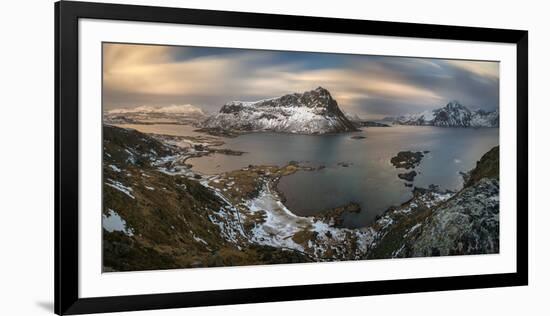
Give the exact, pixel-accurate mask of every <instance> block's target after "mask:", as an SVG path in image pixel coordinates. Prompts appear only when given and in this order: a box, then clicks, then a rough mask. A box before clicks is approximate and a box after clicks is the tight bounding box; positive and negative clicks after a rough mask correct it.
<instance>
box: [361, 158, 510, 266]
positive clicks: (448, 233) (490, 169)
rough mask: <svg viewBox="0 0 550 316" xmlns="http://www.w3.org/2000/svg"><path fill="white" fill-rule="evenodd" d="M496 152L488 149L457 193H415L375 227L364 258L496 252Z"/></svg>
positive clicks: (387, 214)
mask: <svg viewBox="0 0 550 316" xmlns="http://www.w3.org/2000/svg"><path fill="white" fill-rule="evenodd" d="M498 154H499V150H498V147H495V148H493V149H492V150H490V151H489V152H488V153H486V154H485V155H484V156H483V157H482V158H481V160H480V161H479V162H478V163H477V166H476V168H474V169H473V170H471V171H470V172H469V176H468V180H467V181H466V183H465V185H464V188H463V189H462V190H460V191H459V192H456V193H454V192H442V191H440V190H438V188H437V187H432V188H429V189H415V191H414V197H413V198H412V199H411V200H410V201H409V202H407V203H405V204H403V205H401V206H400V207H397V208H394V209H390V210H389V211H388V212H386V214H384V216H382V217H381V218H380V219H379V220H378V221H377V223H376V224H375V225H376V226H377V227H378V231H379V235H378V236H379V237H380V238H379V240H377V241H376V242H375V243H376V246H375V247H374V249H372V250H371V252H370V253H369V254H368V255H367V257H368V258H396V257H423V256H445V255H469V254H488V253H498V252H499V223H500V221H499V207H500V205H499V178H498V170H499V156H498Z"/></svg>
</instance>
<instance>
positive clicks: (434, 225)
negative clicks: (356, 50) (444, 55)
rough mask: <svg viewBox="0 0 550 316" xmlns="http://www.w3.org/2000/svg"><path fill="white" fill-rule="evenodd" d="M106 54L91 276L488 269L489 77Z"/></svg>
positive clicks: (459, 65) (376, 64)
mask: <svg viewBox="0 0 550 316" xmlns="http://www.w3.org/2000/svg"><path fill="white" fill-rule="evenodd" d="M102 50H103V63H102V68H103V69H102V77H103V82H102V103H103V104H102V107H103V155H102V159H103V171H102V172H103V190H102V199H103V209H102V232H103V233H102V234H103V245H102V247H103V249H102V252H103V271H104V272H113V271H139V270H161V269H176V268H198V267H224V266H244V265H265V264H285V263H311V262H330V261H346V260H371V259H390V258H413V257H432V256H453V255H488V254H496V253H499V62H497V61H484V60H453V59H435V58H434V59H430V58H416V57H415V56H402V57H400V56H378V55H352V54H340V53H319V52H297V51H271V50H252V49H238V48H214V47H190V46H163V45H146V44H127V43H109V42H105V43H103V44H102Z"/></svg>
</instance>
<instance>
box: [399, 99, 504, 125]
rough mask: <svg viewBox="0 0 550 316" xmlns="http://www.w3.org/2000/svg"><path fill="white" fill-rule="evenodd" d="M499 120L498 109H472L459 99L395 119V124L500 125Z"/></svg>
mask: <svg viewBox="0 0 550 316" xmlns="http://www.w3.org/2000/svg"><path fill="white" fill-rule="evenodd" d="M498 121H499V113H498V110H497V111H492V112H487V111H483V110H476V111H472V110H470V109H468V108H467V107H466V106H464V105H462V104H460V103H458V102H457V101H451V102H449V103H447V105H445V106H444V107H442V108H439V109H435V110H433V111H424V112H422V113H416V114H408V115H403V116H399V117H396V118H394V119H393V123H394V124H400V125H419V126H440V127H498Z"/></svg>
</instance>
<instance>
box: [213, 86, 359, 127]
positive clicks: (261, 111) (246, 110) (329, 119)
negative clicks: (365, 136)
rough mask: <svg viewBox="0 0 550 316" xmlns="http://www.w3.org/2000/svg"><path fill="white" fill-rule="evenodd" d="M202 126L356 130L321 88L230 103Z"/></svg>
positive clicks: (327, 92) (328, 93)
mask: <svg viewBox="0 0 550 316" xmlns="http://www.w3.org/2000/svg"><path fill="white" fill-rule="evenodd" d="M202 125H203V127H204V128H207V129H208V128H210V129H227V130H233V131H273V132H283V133H299V134H325V133H338V132H349V131H354V130H356V127H355V126H354V125H353V124H352V122H350V120H349V119H348V118H347V117H346V116H345V115H344V113H342V111H341V110H340V108H339V107H338V103H337V102H336V100H334V99H333V98H332V96H331V95H330V92H329V91H328V90H326V89H324V88H321V87H319V88H317V89H315V90H312V91H307V92H304V93H293V94H287V95H284V96H282V97H279V98H273V99H268V100H261V101H256V102H242V101H233V102H229V103H227V104H225V105H224V106H223V107H222V108H221V109H220V111H219V113H217V114H215V115H213V116H211V117H209V118H208V119H206V120H205V121H204V122H203V124H202Z"/></svg>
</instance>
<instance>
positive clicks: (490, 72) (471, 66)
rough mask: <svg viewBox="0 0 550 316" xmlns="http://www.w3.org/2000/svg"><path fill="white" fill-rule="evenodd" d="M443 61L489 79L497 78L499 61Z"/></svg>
mask: <svg viewBox="0 0 550 316" xmlns="http://www.w3.org/2000/svg"><path fill="white" fill-rule="evenodd" d="M445 62H446V63H447V64H449V65H452V66H455V67H457V68H461V69H464V70H466V71H469V72H471V73H473V74H476V75H478V76H481V77H485V78H490V79H498V78H499V63H497V62H483V61H468V60H446V61H445Z"/></svg>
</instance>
